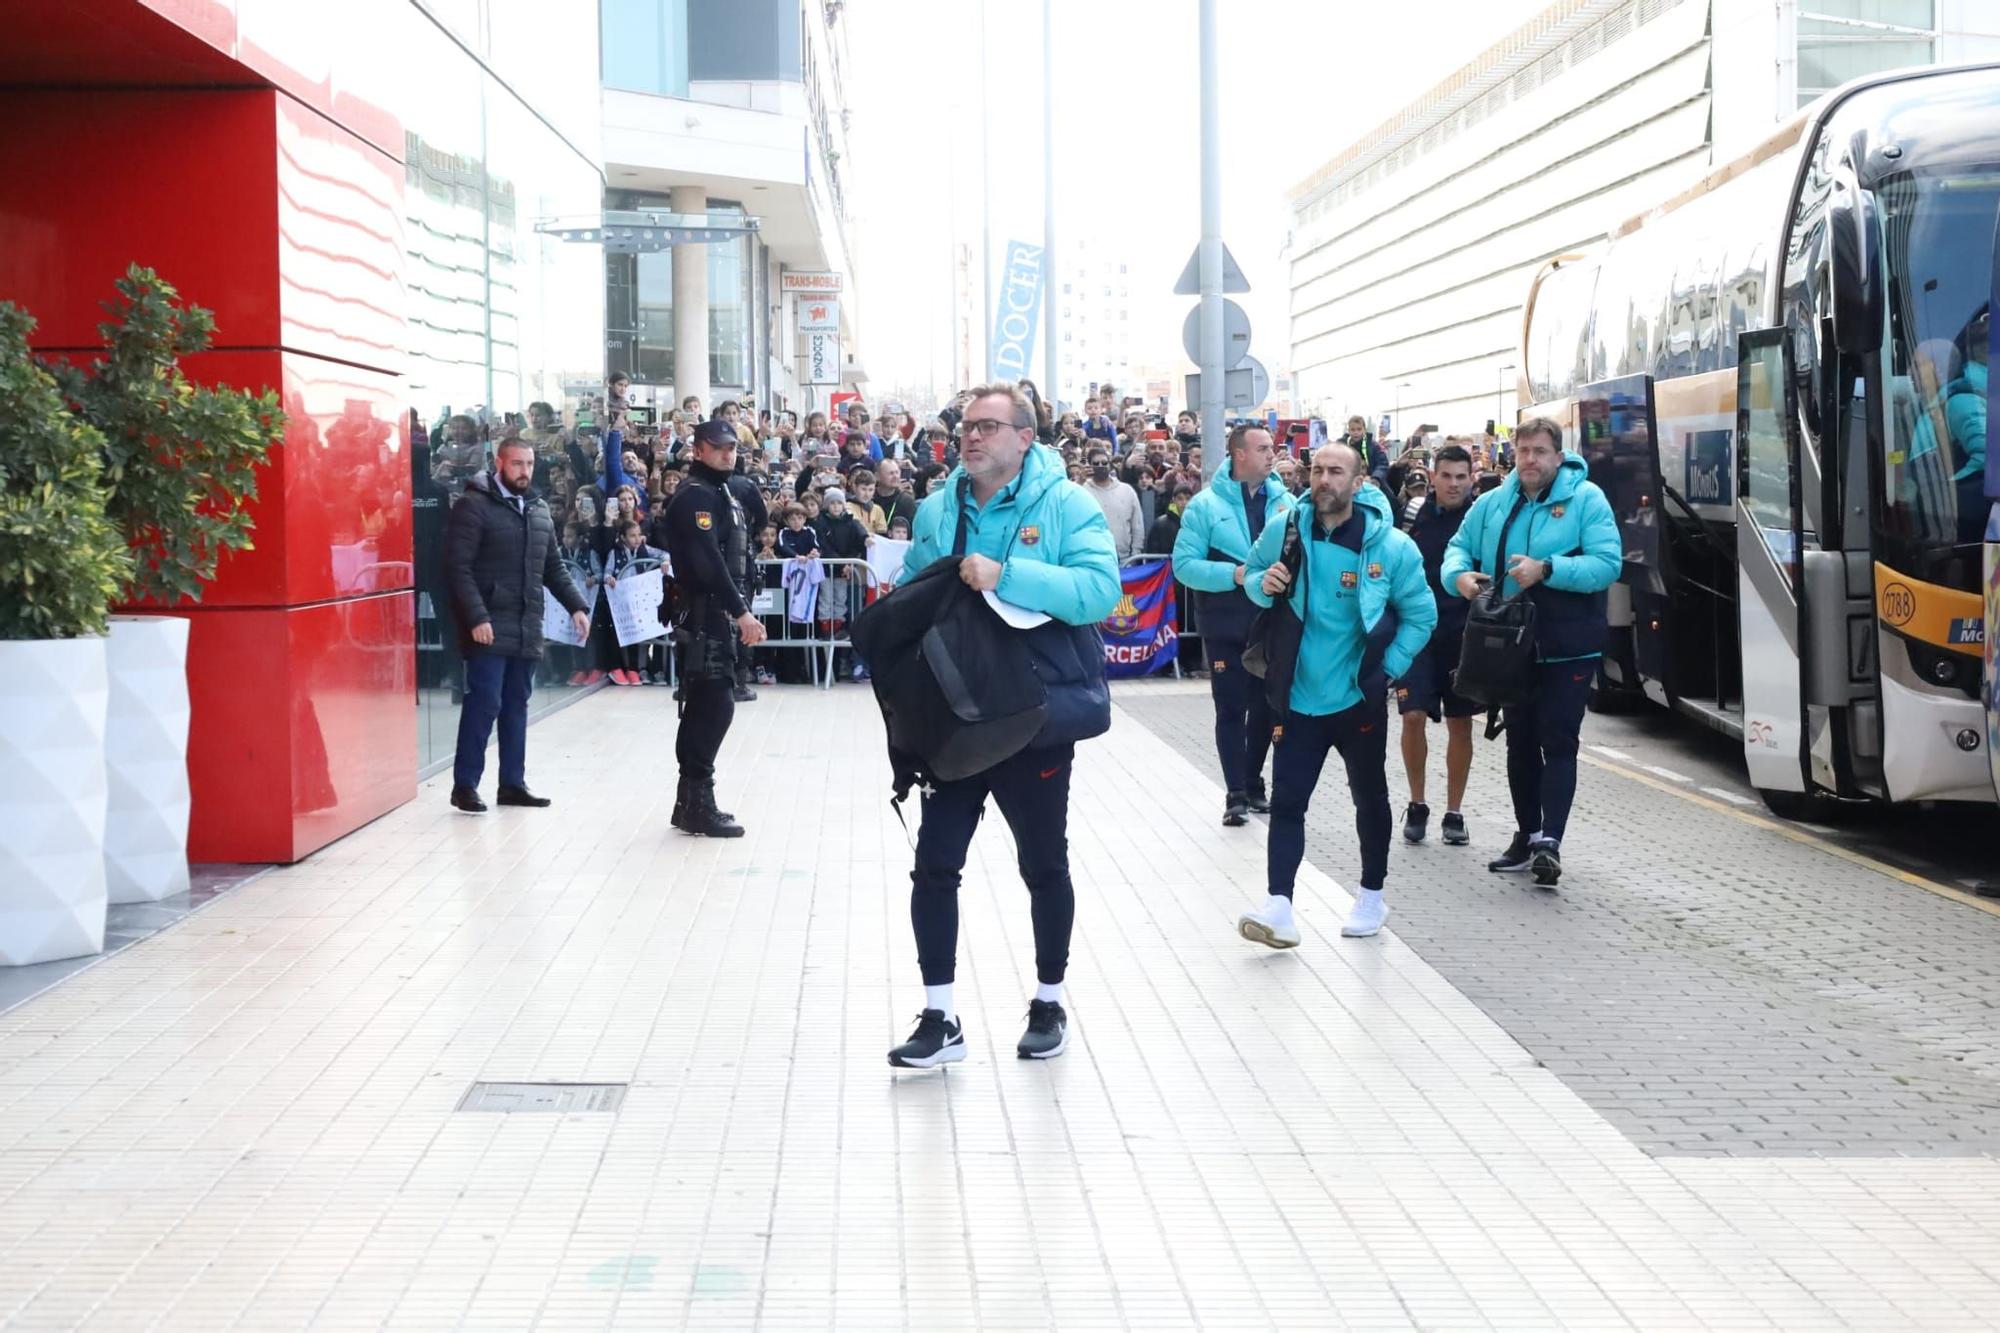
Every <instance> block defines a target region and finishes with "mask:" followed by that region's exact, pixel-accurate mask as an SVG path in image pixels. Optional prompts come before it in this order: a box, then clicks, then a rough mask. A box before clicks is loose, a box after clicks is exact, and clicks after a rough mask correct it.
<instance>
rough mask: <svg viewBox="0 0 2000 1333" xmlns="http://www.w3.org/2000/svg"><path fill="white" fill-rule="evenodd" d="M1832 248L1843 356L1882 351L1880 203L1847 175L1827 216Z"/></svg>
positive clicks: (1837, 338)
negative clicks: (1877, 214)
mask: <svg viewBox="0 0 2000 1333" xmlns="http://www.w3.org/2000/svg"><path fill="white" fill-rule="evenodd" d="M1826 226H1827V235H1828V237H1829V239H1830V240H1831V242H1832V244H1831V246H1830V247H1829V249H1830V253H1831V269H1832V275H1831V286H1832V288H1833V342H1834V346H1836V347H1838V348H1839V349H1840V351H1841V353H1842V354H1843V355H1846V356H1866V355H1867V354H1868V353H1870V352H1874V351H1877V350H1879V349H1880V348H1881V346H1882V324H1883V315H1882V303H1883V292H1882V265H1881V253H1880V251H1881V245H1880V242H1879V240H1878V239H1877V232H1876V228H1875V199H1874V196H1873V195H1871V194H1869V193H1868V192H1867V191H1866V190H1863V189H1862V188H1861V187H1860V185H1859V184H1857V183H1856V182H1855V181H1854V179H1853V178H1852V177H1850V176H1848V175H1847V174H1846V173H1842V174H1841V175H1839V176H1837V177H1836V178H1835V179H1834V184H1833V197H1832V200H1831V201H1830V203H1829V206H1828V208H1827V214H1826Z"/></svg>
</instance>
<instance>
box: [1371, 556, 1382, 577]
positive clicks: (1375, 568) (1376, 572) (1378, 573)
mask: <svg viewBox="0 0 2000 1333" xmlns="http://www.w3.org/2000/svg"><path fill="white" fill-rule="evenodd" d="M1368 577H1369V578H1371V579H1379V578H1381V577H1382V562H1381V561H1379V560H1378V561H1376V562H1375V563H1373V564H1371V565H1369V566H1368Z"/></svg>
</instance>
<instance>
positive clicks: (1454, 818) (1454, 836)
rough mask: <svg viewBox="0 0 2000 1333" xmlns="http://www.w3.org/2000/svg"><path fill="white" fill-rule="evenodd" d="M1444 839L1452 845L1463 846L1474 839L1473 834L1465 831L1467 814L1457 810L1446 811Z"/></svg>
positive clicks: (1447, 843)
mask: <svg viewBox="0 0 2000 1333" xmlns="http://www.w3.org/2000/svg"><path fill="white" fill-rule="evenodd" d="M1444 840H1445V843H1446V845H1447V846H1451V847H1463V846H1465V844H1466V843H1468V842H1471V841H1472V835H1471V834H1470V833H1467V832H1466V831H1465V816H1464V815H1462V814H1460V813H1459V812H1458V811H1456V810H1447V811H1445V812H1444Z"/></svg>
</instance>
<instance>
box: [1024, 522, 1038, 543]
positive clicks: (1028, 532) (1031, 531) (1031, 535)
mask: <svg viewBox="0 0 2000 1333" xmlns="http://www.w3.org/2000/svg"><path fill="white" fill-rule="evenodd" d="M1041 540H1042V530H1041V529H1040V528H1038V527H1036V526H1035V525H1034V524H1032V523H1030V524H1029V525H1028V526H1027V527H1025V528H1022V529H1021V545H1023V546H1034V545H1037V544H1038V543H1040V541H1041Z"/></svg>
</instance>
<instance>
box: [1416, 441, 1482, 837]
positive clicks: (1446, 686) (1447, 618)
mask: <svg viewBox="0 0 2000 1333" xmlns="http://www.w3.org/2000/svg"><path fill="white" fill-rule="evenodd" d="M1471 500H1472V455H1471V454H1470V453H1468V452H1467V451H1466V449H1465V446H1464V445H1462V444H1447V445H1445V446H1444V447H1443V448H1442V449H1439V450H1438V451H1437V454H1436V456H1435V457H1434V458H1433V460H1432V464H1431V493H1430V496H1429V498H1427V499H1426V500H1425V501H1424V503H1423V507H1422V508H1420V509H1418V510H1417V512H1416V516H1415V517H1414V518H1412V519H1411V520H1410V525H1409V533H1410V536H1411V538H1412V539H1414V540H1415V542H1416V543H1417V549H1418V550H1420V551H1422V552H1423V554H1424V578H1425V579H1426V580H1427V581H1428V582H1429V583H1430V587H1431V597H1432V598H1433V599H1434V600H1435V601H1436V602H1437V608H1438V624H1437V631H1436V632H1435V633H1434V634H1432V635H1431V641H1430V642H1429V643H1428V644H1426V645H1425V646H1424V650H1423V651H1422V652H1420V653H1418V654H1417V660H1416V662H1415V663H1413V664H1412V665H1411V667H1410V670H1409V672H1408V674H1406V675H1405V676H1404V677H1403V680H1402V683H1401V686H1400V688H1398V689H1397V691H1396V702H1397V707H1398V708H1399V709H1400V711H1401V712H1402V714H1403V767H1404V768H1405V769H1406V770H1407V771H1408V773H1409V778H1410V804H1409V806H1408V807H1407V808H1406V809H1405V810H1404V811H1403V839H1404V841H1406V842H1422V841H1423V840H1424V834H1425V832H1426V831H1427V829H1428V826H1429V824H1430V818H1431V808H1430V806H1429V805H1427V804H1425V802H1424V796H1425V786H1424V767H1425V765H1426V763H1427V762H1428V761H1429V759H1430V738H1429V737H1428V736H1427V735H1426V734H1425V730H1424V729H1425V728H1426V727H1427V726H1428V725H1429V724H1430V723H1432V722H1436V721H1439V720H1440V719H1442V720H1443V722H1444V728H1445V737H1446V740H1445V751H1444V775H1445V776H1444V783H1445V809H1444V827H1443V835H1444V840H1445V841H1446V842H1447V843H1449V844H1451V845H1452V846H1454V847H1458V846H1463V845H1464V844H1465V843H1467V842H1469V841H1471V835H1470V834H1468V833H1467V832H1466V829H1465V815H1464V814H1463V813H1461V812H1460V810H1459V803H1460V802H1461V801H1463V800H1464V799H1465V779H1466V774H1467V773H1469V772H1470V771H1471V769H1472V717H1473V714H1475V713H1477V712H1478V711H1479V708H1478V706H1477V705H1476V704H1473V703H1470V702H1468V701H1466V700H1464V699H1461V698H1459V697H1458V694H1457V692H1456V691H1454V690H1453V689H1452V688H1451V673H1452V672H1453V671H1455V670H1457V669H1458V654H1459V646H1460V644H1461V642H1462V641H1463V640H1464V638H1465V613H1466V611H1467V609H1468V607H1469V604H1468V603H1467V602H1466V601H1465V599H1464V598H1462V597H1449V596H1446V595H1445V590H1444V585H1443V584H1442V583H1440V582H1439V581H1438V571H1439V569H1440V567H1441V566H1442V565H1443V563H1444V552H1445V548H1446V547H1447V546H1449V545H1451V539H1452V537H1453V536H1455V535H1456V534H1457V532H1458V525H1459V524H1460V523H1461V522H1463V521H1464V520H1465V514H1466V511H1467V510H1468V509H1470V508H1471Z"/></svg>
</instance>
